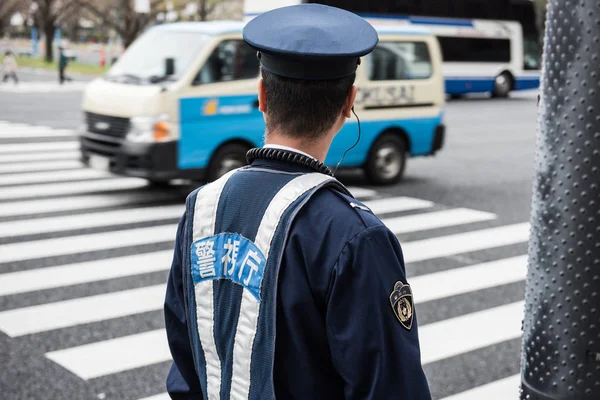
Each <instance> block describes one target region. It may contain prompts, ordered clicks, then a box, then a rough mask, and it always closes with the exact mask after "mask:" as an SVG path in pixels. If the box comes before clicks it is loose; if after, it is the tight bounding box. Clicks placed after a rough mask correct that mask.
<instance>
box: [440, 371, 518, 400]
mask: <svg viewBox="0 0 600 400" xmlns="http://www.w3.org/2000/svg"><path fill="white" fill-rule="evenodd" d="M520 384H521V375H518V374H517V375H513V376H509V377H508V378H504V379H499V380H497V381H494V382H491V383H488V384H486V385H482V386H478V387H476V388H473V389H470V390H467V391H465V392H461V393H457V394H455V395H452V396H449V397H444V398H443V399H441V400H481V399H485V400H506V399H518V398H519V386H520Z"/></svg>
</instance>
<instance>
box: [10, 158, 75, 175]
mask: <svg viewBox="0 0 600 400" xmlns="http://www.w3.org/2000/svg"><path fill="white" fill-rule="evenodd" d="M76 168H81V162H79V161H77V160H58V161H45V162H29V163H11V164H0V174H6V173H15V172H28V171H60V170H66V169H76Z"/></svg>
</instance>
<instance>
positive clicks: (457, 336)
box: [419, 301, 525, 364]
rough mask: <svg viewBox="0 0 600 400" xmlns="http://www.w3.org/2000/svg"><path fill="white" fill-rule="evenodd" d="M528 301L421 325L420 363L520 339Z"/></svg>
mask: <svg viewBox="0 0 600 400" xmlns="http://www.w3.org/2000/svg"><path fill="white" fill-rule="evenodd" d="M524 307H525V302H523V301H518V302H516V303H511V304H507V305H503V306H500V307H494V308H489V309H487V310H484V311H478V312H474V313H471V314H466V315H462V316H460V317H455V318H450V319H446V320H443V321H440V322H435V323H433V324H428V325H424V326H419V342H420V344H421V361H422V363H423V364H428V363H432V362H436V361H439V360H442V359H444V358H448V357H453V356H457V355H459V354H463V353H467V352H469V351H473V350H477V349H480V348H483V347H487V346H491V345H493V344H496V343H500V342H504V341H506V340H510V339H516V338H518V337H519V336H521V321H522V320H523V313H524Z"/></svg>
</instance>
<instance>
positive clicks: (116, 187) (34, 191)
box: [0, 178, 148, 200]
mask: <svg viewBox="0 0 600 400" xmlns="http://www.w3.org/2000/svg"><path fill="white" fill-rule="evenodd" d="M147 185H148V182H146V180H145V179H137V178H115V179H109V180H99V181H96V182H94V181H90V182H79V183H77V184H74V183H71V182H64V183H63V182H61V183H46V184H42V185H40V184H36V185H22V186H15V187H10V188H3V189H2V190H0V200H12V199H25V198H30V199H31V198H37V197H40V196H58V195H62V196H66V195H71V194H81V193H92V192H116V191H121V190H132V189H140V188H143V187H145V186H147Z"/></svg>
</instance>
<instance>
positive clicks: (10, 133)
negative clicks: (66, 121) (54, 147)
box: [0, 125, 75, 139]
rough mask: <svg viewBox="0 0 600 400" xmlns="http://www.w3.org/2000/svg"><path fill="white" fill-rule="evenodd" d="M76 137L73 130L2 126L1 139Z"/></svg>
mask: <svg viewBox="0 0 600 400" xmlns="http://www.w3.org/2000/svg"><path fill="white" fill-rule="evenodd" d="M74 135H75V132H74V131H73V130H71V129H52V128H45V127H31V126H18V127H17V126H2V125H0V139H29V138H45V137H64V138H70V137H72V136H74Z"/></svg>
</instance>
